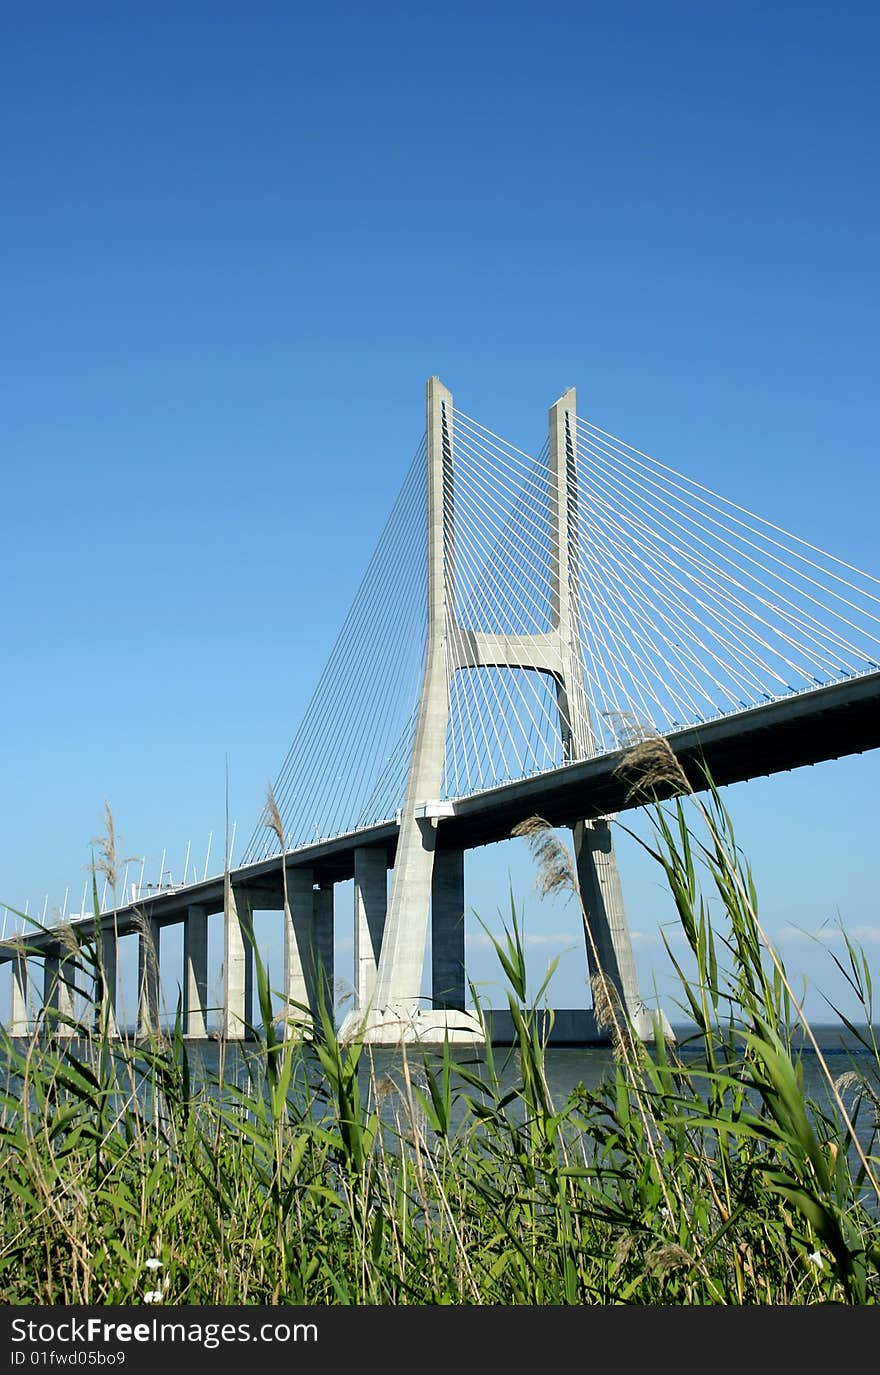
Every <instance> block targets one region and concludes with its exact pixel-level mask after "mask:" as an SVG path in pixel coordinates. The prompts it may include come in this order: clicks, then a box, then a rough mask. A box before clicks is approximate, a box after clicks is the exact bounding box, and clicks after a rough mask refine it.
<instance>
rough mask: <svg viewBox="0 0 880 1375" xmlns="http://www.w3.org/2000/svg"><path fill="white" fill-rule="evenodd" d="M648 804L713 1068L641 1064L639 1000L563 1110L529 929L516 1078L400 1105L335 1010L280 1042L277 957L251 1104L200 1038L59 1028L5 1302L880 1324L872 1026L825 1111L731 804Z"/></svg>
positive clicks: (428, 1070) (2, 1228)
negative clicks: (207, 1071)
mask: <svg viewBox="0 0 880 1375" xmlns="http://www.w3.org/2000/svg"><path fill="white" fill-rule="evenodd" d="M672 762H673V764H674V761H672ZM670 767H671V766H670ZM640 780H641V781H640V786H641V787H642V789H643V790H644V794H645V807H646V810H647V813H648V815H649V817H650V818H651V821H652V825H653V837H652V841H651V843H650V845H649V849H650V850H651V853H652V855H653V856H654V858H655V860H656V862H657V864H658V865H659V866H660V868H661V870H662V871H663V873H664V874H665V877H666V882H667V883H668V885H669V889H670V891H671V893H672V895H673V898H674V901H675V905H676V908H677V911H678V917H679V920H680V923H681V928H682V931H683V932H684V935H685V937H686V940H687V943H688V947H689V950H690V952H691V956H692V959H693V964H694V967H695V969H696V974H689V975H686V974H685V972H684V969H683V968H682V967H681V965H676V961H675V956H674V954H673V951H672V947H671V945H670V947H668V953H669V959H670V960H671V961H672V963H673V966H674V967H676V968H677V970H678V976H679V980H680V985H681V1007H682V1009H683V1011H684V1012H685V1013H686V1015H687V1016H688V1018H690V1019H691V1020H692V1021H693V1022H694V1024H695V1026H696V1029H697V1030H696V1033H695V1034H696V1036H697V1037H698V1040H699V1052H700V1053H699V1054H698V1055H696V1054H694V1049H693V1046H691V1047H690V1048H689V1053H688V1055H687V1056H684V1055H683V1054H682V1053H681V1051H680V1048H677V1047H676V1046H675V1045H674V1044H668V1043H664V1042H663V1041H662V1039H661V1040H660V1041H659V1042H658V1043H657V1044H656V1045H654V1046H646V1045H644V1044H643V1043H641V1042H640V1041H638V1040H636V1039H635V1038H634V1037H633V1036H632V1034H631V1032H630V1029H629V1026H628V1023H627V1020H626V1017H625V1016H624V1015H623V1013H622V1011H621V1009H620V1008H619V1007H617V1006H615V1005H614V1002H613V997H611V998H609V1000H608V1007H607V1010H606V1015H607V1016H608V1017H609V1019H610V1020H609V1029H610V1032H611V1034H612V1036H613V1038H614V1044H615V1057H614V1062H613V1063H614V1068H613V1070H612V1071H611V1072H610V1073H609V1075H608V1077H607V1079H606V1080H605V1081H603V1082H602V1083H601V1084H600V1085H599V1087H598V1088H594V1089H591V1090H589V1091H588V1090H587V1089H585V1088H584V1087H583V1086H579V1087H578V1088H577V1089H575V1090H574V1091H573V1092H572V1093H571V1094H569V1095H568V1096H567V1097H566V1098H565V1099H564V1100H563V1101H559V1102H555V1101H553V1099H552V1096H551V1093H550V1090H549V1088H548V1084H547V1078H546V1074H545V1059H544V1055H545V1047H544V1044H543V1042H542V1040H541V1037H540V1035H539V1034H538V1026H539V1025H540V1017H539V1012H540V1007H541V1005H542V1003H543V1001H544V1000H545V995H546V988H545V987H542V988H541V989H538V990H537V991H536V993H535V995H534V996H530V994H529V990H528V988H527V982H526V965H525V957H524V950H523V942H522V935H521V931H520V929H519V923H518V920H517V914H516V911H515V909H514V908H513V906H512V907H511V917H510V923H509V925H508V927H507V929H506V930H505V931H504V932H503V934H502V936H501V938H500V939H498V940H497V941H496V950H497V954H498V958H499V964H500V966H501V968H502V970H503V972H504V975H505V978H506V981H507V986H508V1001H509V1004H510V1008H511V1012H512V1015H513V1018H514V1023H515V1026H516V1033H517V1045H516V1047H515V1063H516V1070H517V1073H516V1078H515V1080H514V1081H513V1082H511V1079H510V1072H509V1066H508V1067H502V1066H498V1065H496V1062H495V1058H494V1056H493V1053H492V1049H491V1047H487V1049H486V1052H485V1053H484V1054H481V1055H479V1056H470V1055H467V1054H462V1052H461V1051H460V1050H459V1051H457V1052H456V1053H455V1054H453V1053H452V1051H451V1050H450V1049H449V1048H448V1047H447V1048H445V1049H444V1048H440V1049H439V1050H437V1049H436V1048H435V1050H434V1051H432V1052H431V1053H423V1052H419V1051H418V1049H415V1050H414V1049H412V1048H409V1049H408V1050H407V1051H406V1052H405V1053H404V1052H403V1051H402V1052H401V1056H400V1060H399V1073H397V1074H396V1076H395V1078H394V1081H393V1082H392V1081H391V1080H389V1079H388V1078H382V1077H381V1076H379V1075H378V1074H377V1073H376V1072H374V1070H373V1069H372V1066H371V1061H370V1055H369V1049H368V1048H367V1047H363V1046H361V1045H360V1044H357V1043H355V1044H353V1045H341V1044H340V1043H339V1041H338V1040H337V1037H336V1034H335V1031H334V1028H333V1023H332V1019H331V1017H330V1016H329V1014H327V1013H325V1014H324V1015H323V1017H322V1019H321V1022H320V1025H319V1026H318V1027H317V1028H316V1035H315V1037H314V1040H313V1041H311V1042H304V1041H303V1040H302V1039H300V1038H297V1037H292V1038H287V1039H281V1040H279V1039H277V1036H276V1034H275V1033H274V1032H273V1030H272V1028H273V1020H272V1016H271V995H270V989H269V986H268V982H267V978H266V974H265V970H264V969H263V968H262V965H261V962H260V960H259V955H258V952H257V953H256V966H257V980H258V990H259V995H260V1002H261V1009H262V1015H263V1028H264V1029H263V1031H262V1033H261V1040H260V1041H259V1043H258V1044H257V1045H256V1046H255V1047H253V1048H252V1053H251V1054H250V1055H249V1057H248V1064H249V1066H250V1077H249V1078H247V1079H246V1080H245V1081H244V1082H243V1083H236V1082H233V1081H232V1079H231V1078H230V1077H229V1076H227V1075H226V1074H225V1073H224V1068H223V1057H222V1053H221V1059H220V1069H219V1070H218V1072H217V1073H216V1074H212V1075H208V1076H199V1075H197V1074H196V1073H195V1072H194V1070H193V1067H192V1066H191V1064H190V1061H189V1057H188V1051H187V1044H186V1041H185V1039H184V1038H183V1036H182V1034H181V1026H180V1022H179V1019H178V1022H177V1024H176V1026H175V1028H174V1030H173V1031H172V1032H171V1033H170V1034H167V1035H163V1036H161V1037H158V1038H156V1039H155V1040H154V1041H153V1042H151V1043H148V1044H132V1043H120V1042H118V1041H115V1040H114V1039H112V1038H111V1037H110V1035H109V1027H108V1026H107V1024H106V1023H104V1024H103V1025H102V1024H101V1022H100V1020H99V1023H98V1026H97V1027H88V1028H87V1027H75V1028H70V1027H68V1028H63V1027H59V1026H57V1025H53V1023H52V1017H53V1015H54V1014H52V1012H51V1010H49V1011H47V1013H46V1014H45V1020H44V1021H43V1023H42V1024H41V1025H40V1027H38V1028H37V1029H36V1031H35V1032H34V1034H33V1035H32V1036H31V1037H30V1039H29V1040H28V1042H27V1043H26V1044H22V1043H21V1042H18V1041H16V1042H13V1041H11V1040H10V1039H9V1037H8V1036H7V1035H6V1034H5V1033H4V1034H3V1037H2V1056H3V1059H4V1061H5V1075H4V1080H5V1082H6V1084H7V1087H6V1089H5V1092H4V1093H3V1098H2V1110H0V1134H2V1144H3V1155H2V1158H3V1169H2V1172H0V1201H2V1206H0V1299H2V1301H3V1302H4V1303H5V1304H39V1305H47V1304H56V1305H57V1304H87V1305H94V1304H139V1303H144V1302H150V1301H152V1302H155V1301H157V1299H158V1298H161V1301H163V1302H164V1303H166V1304H169V1305H173V1304H195V1305H219V1304H236V1305H241V1304H243V1305H255V1304H298V1305H299V1304H306V1305H336V1304H347V1305H372V1304H381V1305H396V1304H416V1305H434V1304H456V1305H461V1304H479V1305H490V1304H491V1305H518V1306H522V1305H529V1306H533V1305H570V1304H638V1305H646V1304H665V1305H670V1304H674V1305H681V1304H716V1303H717V1304H736V1305H744V1304H750V1305H751V1304H772V1305H780V1304H786V1305H787V1304H797V1305H800V1304H812V1303H835V1304H859V1305H862V1304H869V1303H870V1304H872V1303H875V1302H877V1300H878V1297H880V1274H878V1271H880V1188H878V1174H880V1157H878V1153H877V1139H876V1130H877V1116H878V1093H880V1054H878V1048H877V1046H876V1045H875V1044H874V1043H873V1042H872V1041H871V1039H870V1032H868V1033H865V1032H859V1029H858V1027H856V1026H854V1025H853V1026H851V1029H852V1030H854V1031H856V1032H857V1033H858V1034H860V1035H863V1036H864V1037H865V1044H864V1051H865V1052H866V1054H865V1055H864V1056H862V1059H863V1061H864V1062H865V1063H866V1064H867V1065H868V1066H869V1069H868V1071H867V1072H866V1073H864V1074H863V1075H861V1076H860V1077H859V1078H858V1080H857V1081H856V1080H854V1078H853V1076H852V1075H850V1076H849V1077H848V1078H847V1080H846V1082H845V1084H844V1083H841V1082H840V1081H836V1080H835V1079H834V1077H833V1076H832V1074H831V1072H830V1070H829V1069H828V1067H827V1065H826V1064H825V1062H824V1060H823V1059H822V1056H821V1050H820V1049H819V1047H818V1046H815V1045H814V1046H812V1047H811V1053H812V1054H813V1055H817V1056H818V1059H819V1064H820V1067H821V1068H822V1070H823V1072H824V1073H825V1074H826V1085H825V1087H826V1089H827V1092H826V1093H825V1094H823V1096H822V1101H821V1103H819V1102H815V1101H811V1100H810V1099H809V1098H808V1097H807V1096H806V1094H805V1091H804V1079H803V1069H802V1051H801V1050H800V1049H799V1047H800V1046H801V1045H802V1044H803V1043H804V1042H805V1043H806V1044H807V1046H810V1038H811V1036H812V1029H811V1028H810V1026H809V1024H808V1022H807V1020H806V1018H805V1017H804V1016H803V1013H802V1010H801V1009H800V1006H799V1004H798V1000H797V997H796V996H795V993H794V990H793V988H792V986H791V983H790V981H789V979H788V977H787V974H786V971H785V968H784V966H783V965H782V962H781V961H780V960H779V957H778V955H777V954H776V953H775V952H774V951H773V949H772V948H771V946H770V944H769V942H768V940H767V938H766V935H765V932H764V931H763V928H762V925H761V921H760V917H759V913H758V899H757V894H756V892H755V889H754V884H753V882H752V879H751V875H750V872H749V868H748V864H747V862H746V860H745V859H744V857H743V856H742V854H741V853H740V851H739V850H738V848H737V845H736V841H735V837H734V833H733V826H732V822H731V819H730V817H729V815H728V814H727V812H726V811H725V808H724V807H723V805H722V803H721V800H720V798H719V796H718V794H717V792H716V791H715V790H714V789H713V788H712V787H711V783H710V785H709V788H708V791H707V792H706V793H705V795H704V798H705V800H701V799H700V798H698V797H697V796H695V795H693V794H691V795H688V796H684V795H679V796H677V797H675V798H674V799H673V800H672V801H668V802H657V801H655V800H652V799H653V797H654V791H653V790H654V788H655V787H656V786H657V784H658V779H657V776H656V775H655V774H653V773H651V772H650V771H649V770H647V769H646V768H642V771H641V775H640ZM680 791H681V792H682V793H684V792H685V791H686V789H684V788H682V789H681V790H680ZM534 834H536V835H541V828H540V826H538V827H536V828H534ZM541 841H542V845H543V849H542V850H541V851H540V863H541V864H547V865H548V868H547V872H548V873H551V872H552V873H555V874H556V875H557V878H555V879H553V880H552V882H551V881H549V880H548V883H549V885H550V886H552V883H553V882H557V881H559V875H561V876H562V879H561V881H568V880H567V879H566V877H565V873H564V865H563V866H562V868H560V867H559V866H557V867H556V869H555V870H554V869H553V864H552V861H553V859H554V855H553V843H552V837H551V836H550V835H549V833H548V834H543V835H541ZM556 858H557V859H558V856H556ZM546 887H547V885H546V884H545V889H546ZM710 899H711V901H710ZM716 911H720V912H721V914H722V915H721V917H720V918H719V917H716V916H714V915H710V912H711V913H714V912H716ZM584 920H585V924H586V930H587V935H588V939H589V936H590V932H589V922H588V918H587V916H586V915H585V918H584ZM846 952H847V954H846V960H845V961H836V963H837V968H838V972H842V973H844V975H845V977H846V978H847V980H848V981H849V983H850V986H851V988H852V990H853V991H854V992H855V994H856V995H857V997H858V998H859V1001H860V1005H861V1006H862V1008H863V1009H864V1014H865V1015H864V1025H865V1026H867V1027H869V1028H870V1026H871V1025H872V1024H873V1021H874V1018H873V1015H872V1006H871V996H872V989H871V977H870V969H869V967H868V964H867V961H866V960H865V958H864V956H863V955H862V953H861V952H860V951H859V950H858V949H857V948H856V947H855V946H854V945H853V944H852V943H849V942H847V945H846ZM70 958H71V960H73V958H74V957H73V955H71V957H70ZM95 958H96V956H95V952H94V951H93V950H90V948H89V947H88V946H87V947H85V948H84V949H83V950H82V951H81V952H80V953H79V955H78V957H77V960H78V968H79V970H80V973H79V975H78V977H80V978H81V979H82V978H85V983H84V985H83V986H84V987H85V986H86V985H87V984H88V985H89V986H90V980H91V978H92V976H93V975H94V973H95V969H94V960H95ZM90 961H91V962H92V965H91V967H90ZM605 992H606V994H607V993H608V990H607V989H606V990H605ZM860 1025H861V1023H860ZM65 1029H66V1030H68V1031H69V1030H75V1031H76V1033H77V1034H76V1035H75V1036H74V1037H72V1038H71V1037H68V1036H63V1035H58V1034H57V1033H58V1032H59V1031H62V1030H65ZM222 1050H223V1047H222V1046H221V1052H222ZM502 1069H503V1071H504V1072H502Z"/></svg>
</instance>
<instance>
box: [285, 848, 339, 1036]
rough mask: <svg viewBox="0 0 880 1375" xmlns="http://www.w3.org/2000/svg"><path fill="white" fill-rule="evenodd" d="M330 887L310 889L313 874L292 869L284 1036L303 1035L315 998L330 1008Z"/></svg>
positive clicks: (315, 1012)
mask: <svg viewBox="0 0 880 1375" xmlns="http://www.w3.org/2000/svg"><path fill="white" fill-rule="evenodd" d="M333 958H334V955H333V885H332V883H331V884H328V885H327V886H326V887H323V888H316V887H315V876H314V872H313V870H312V869H300V868H297V869H291V870H290V872H289V874H288V878H287V907H286V909H285V912H284V996H285V1000H286V1010H285V1027H286V1031H285V1034H286V1035H292V1034H295V1033H296V1031H297V1030H300V1031H301V1032H303V1033H304V1034H308V1031H309V1030H310V1028H311V1025H312V1024H313V1022H314V1020H315V1019H316V1017H317V1016H318V1006H319V999H323V1000H324V1004H325V1006H326V1007H327V1008H328V1009H329V1010H330V1011H331V1013H332V1009H333V972H334V971H333Z"/></svg>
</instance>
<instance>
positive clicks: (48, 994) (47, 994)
mask: <svg viewBox="0 0 880 1375" xmlns="http://www.w3.org/2000/svg"><path fill="white" fill-rule="evenodd" d="M70 962H71V961H70V957H69V956H68V958H67V959H64V957H63V956H62V954H61V951H58V950H56V951H53V952H52V953H50V954H47V955H46V959H45V963H44V965H43V1008H44V1014H43V1015H44V1018H45V1013H46V1011H48V1012H49V1017H48V1018H47V1019H46V1023H47V1025H48V1028H49V1030H50V1031H52V1032H54V1033H55V1035H56V1036H72V1035H73V1030H74V1028H73V1025H72V1023H73V1014H74V1008H73V988H72V987H71V985H70V983H69V982H68V980H67V978H66V977H65V973H66V969H67V966H68V964H69V963H70Z"/></svg>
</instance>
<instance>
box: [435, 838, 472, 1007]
mask: <svg viewBox="0 0 880 1375" xmlns="http://www.w3.org/2000/svg"><path fill="white" fill-rule="evenodd" d="M431 993H432V1001H433V1005H434V1007H435V1009H437V1008H457V1009H463V1008H464V1006H465V967H464V852H463V851H462V850H438V851H437V852H436V853H435V855H434V873H433V875H432V879H431Z"/></svg>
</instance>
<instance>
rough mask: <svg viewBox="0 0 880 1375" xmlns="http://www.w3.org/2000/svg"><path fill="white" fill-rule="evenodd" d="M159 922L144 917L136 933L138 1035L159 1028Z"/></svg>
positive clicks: (150, 1032) (149, 1034)
mask: <svg viewBox="0 0 880 1375" xmlns="http://www.w3.org/2000/svg"><path fill="white" fill-rule="evenodd" d="M159 939H160V936H159V923H158V922H157V921H154V920H153V918H152V917H146V918H144V927H143V929H142V930H141V931H140V932H139V933H138V1009H137V1034H138V1036H143V1037H150V1036H155V1035H156V1034H157V1032H158V1030H159Z"/></svg>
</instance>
